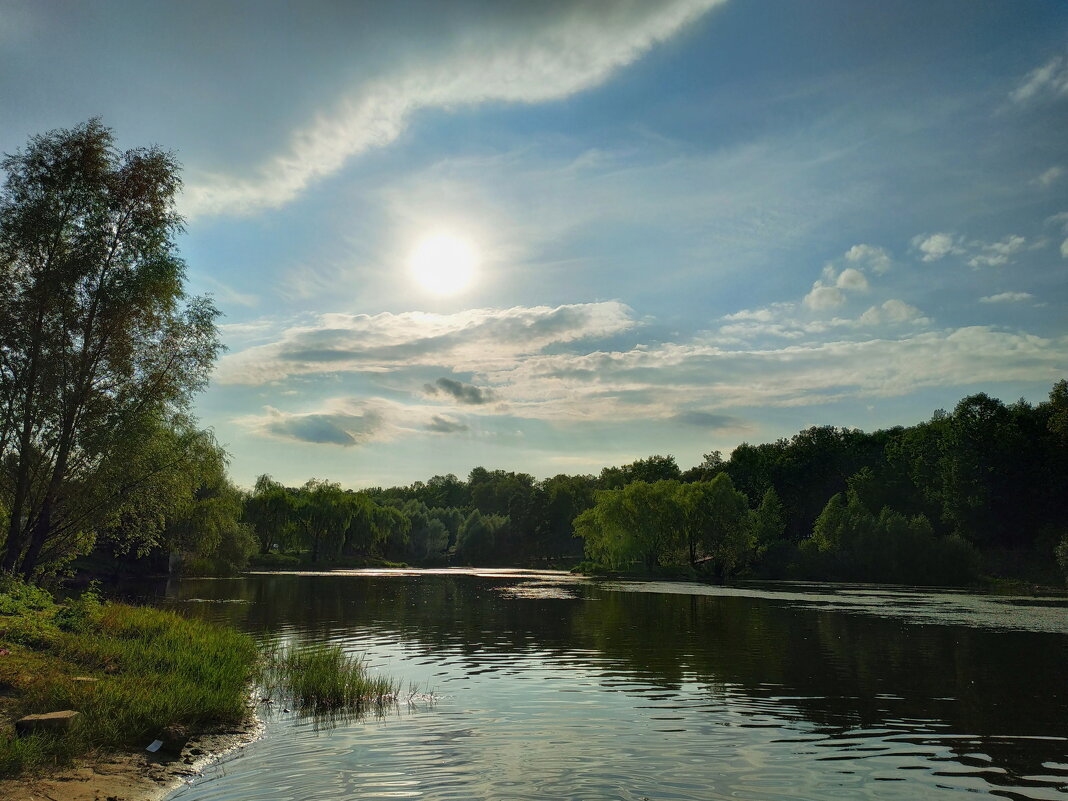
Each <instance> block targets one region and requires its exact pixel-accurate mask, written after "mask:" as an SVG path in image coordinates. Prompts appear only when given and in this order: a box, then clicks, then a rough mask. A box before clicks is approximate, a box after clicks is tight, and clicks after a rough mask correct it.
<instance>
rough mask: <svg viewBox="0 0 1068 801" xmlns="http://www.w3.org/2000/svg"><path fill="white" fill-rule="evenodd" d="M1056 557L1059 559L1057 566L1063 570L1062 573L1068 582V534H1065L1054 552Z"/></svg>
mask: <svg viewBox="0 0 1068 801" xmlns="http://www.w3.org/2000/svg"><path fill="white" fill-rule="evenodd" d="M1054 555H1055V556H1056V558H1057V565H1058V566H1059V567H1060V569H1061V573H1063V574H1064V580H1065V581H1066V582H1068V534H1065V535H1064V537H1063V538H1062V539H1061V541H1060V542H1059V543H1057V547H1056V549H1055V550H1054Z"/></svg>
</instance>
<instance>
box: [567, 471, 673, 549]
mask: <svg viewBox="0 0 1068 801" xmlns="http://www.w3.org/2000/svg"><path fill="white" fill-rule="evenodd" d="M679 486H680V485H679V483H678V482H677V481H657V482H656V483H655V484H649V483H647V482H645V481H635V482H633V483H631V484H628V485H627V486H625V487H623V488H622V489H616V490H600V491H598V492H597V494H596V495H595V499H596V500H595V503H594V506H593V507H592V508H591V509H587V510H586V511H585V512H583V513H582V514H580V515H579V516H578V517H577V518H575V524H574V525H575V536H578V537H582V538H583V540H584V541H585V549H586V555H587V556H588V557H589V558H590V559H592V560H594V561H596V562H599V563H600V564H603V565H607V566H609V567H625V566H627V565H628V564H630V563H631V562H633V561H640V562H641V563H642V564H643V565H644V566H645V567H646V568H650V569H652V568H657V567H660V566H662V565H670V564H675V563H677V562H678V561H679V558H680V554H681V552H682V550H683V548H684V543H683V542H682V531H683V518H682V509H681V508H680V505H679V503H678V499H677V497H676V496H677V492H678V488H679Z"/></svg>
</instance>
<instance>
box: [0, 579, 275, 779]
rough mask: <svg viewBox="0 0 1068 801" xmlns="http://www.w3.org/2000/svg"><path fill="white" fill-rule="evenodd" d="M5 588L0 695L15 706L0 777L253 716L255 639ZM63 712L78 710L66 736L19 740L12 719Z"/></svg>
mask: <svg viewBox="0 0 1068 801" xmlns="http://www.w3.org/2000/svg"><path fill="white" fill-rule="evenodd" d="M4 589H5V588H4V587H0V599H5V598H6V600H0V609H2V610H4V611H0V647H4V648H6V649H7V650H8V651H9V653H8V654H7V655H6V656H3V657H0V689H6V690H7V691H8V694H9V695H11V696H12V700H11V701H10V703H8V704H7V705H6V707H5V708H4V709H3V712H4V716H5V717H7V718H8V720H7V721H6V722H5V721H3V720H0V775H9V776H10V775H14V774H17V773H19V772H21V771H23V770H27V769H34V768H42V767H45V766H48V765H54V764H59V763H62V762H64V761H67V760H69V759H70V758H71V757H73V756H76V755H79V754H84V753H87V752H89V751H92V750H95V749H99V748H116V747H123V746H144V745H147V744H148V743H149V742H150V741H151V740H152V739H154V738H155V737H156V736H157V735H158V734H159V733H160V732H161V731H162V730H163V729H164V728H165V727H167V726H168V725H179V726H186V727H189V728H191V729H196V728H203V727H205V726H206V725H207V724H210V723H222V724H231V725H232V724H236V723H238V722H239V721H241V720H242V719H243V718H245V716H246V715H247V714H248V705H247V698H248V688H249V686H250V684H251V681H252V679H253V678H254V676H255V671H256V665H257V660H258V651H257V648H256V645H255V643H254V642H253V641H252V639H251V638H249V637H247V636H245V635H243V634H240V633H238V632H236V631H233V630H231V629H226V628H221V627H218V626H214V625H211V624H208V623H204V622H201V621H196V620H189V619H186V618H182V617H179V616H178V615H175V614H173V613H170V612H163V611H160V610H157V609H147V608H140V607H131V606H125V605H122V604H111V603H108V604H104V603H100V601H99V599H98V598H96V597H95V596H93V595H92V594H91V593H90V595H89V596H88V597H87V598H86V597H83V599H81V600H78V601H74V602H71V603H68V604H65V605H62V606H60V605H54V604H48V603H45V602H44V601H42V599H41V598H39V597H37V596H35V595H34V596H31V595H30V594H28V593H20V592H16V593H14V595H12V594H10V593H5V592H4ZM30 601H32V603H30ZM5 603H6V606H4V605H3V604H5ZM5 612H6V614H5ZM76 677H78V678H82V677H89V678H93V679H96V681H83V680H76ZM61 709H74V710H77V711H78V712H80V713H81V714H80V715H79V716H78V718H77V719H76V720H75V725H73V726H72V727H71V729H70V730H69V731H68V732H66V733H64V734H63V735H61V736H56V737H48V736H35V737H28V738H16V737H14V736H12V723H13V721H14V719H15V718H17V717H20V716H21V715H26V714H33V713H39V712H52V711H56V710H61Z"/></svg>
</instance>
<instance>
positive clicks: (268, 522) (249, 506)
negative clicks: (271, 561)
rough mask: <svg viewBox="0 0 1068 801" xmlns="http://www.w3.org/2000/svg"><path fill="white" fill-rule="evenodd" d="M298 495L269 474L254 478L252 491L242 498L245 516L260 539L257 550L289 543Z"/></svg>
mask: <svg viewBox="0 0 1068 801" xmlns="http://www.w3.org/2000/svg"><path fill="white" fill-rule="evenodd" d="M297 506H298V499H297V496H296V494H295V493H294V492H291V491H290V490H288V489H286V488H285V487H283V486H282V485H281V484H279V483H278V482H277V481H275V480H274V479H273V478H271V477H270V476H268V475H266V474H265V475H262V476H260V477H259V478H257V479H256V486H255V489H253V491H252V494H251V495H250V496H249V497H248V498H247V499H246V500H245V517H246V518H247V519H248V521H249V523H251V524H252V527H253V529H254V530H255V532H256V537H257V538H258V539H259V543H260V553H271V551H273V550H274V549H275V548H279V549H281V550H284V549H285V548H286V547H288V546H291V545H292V544H293V543H292V538H293V533H294V531H295V529H296V525H297Z"/></svg>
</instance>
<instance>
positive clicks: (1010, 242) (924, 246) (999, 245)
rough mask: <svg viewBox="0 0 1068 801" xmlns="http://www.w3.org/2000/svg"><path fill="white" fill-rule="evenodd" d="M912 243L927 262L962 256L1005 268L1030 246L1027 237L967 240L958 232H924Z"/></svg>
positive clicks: (976, 263)
mask: <svg viewBox="0 0 1068 801" xmlns="http://www.w3.org/2000/svg"><path fill="white" fill-rule="evenodd" d="M912 246H913V247H914V248H916V249H917V250H918V251H920V253H922V254H923V255H922V257H921V258H922V259H923V261H926V262H932V261H939V260H941V259H943V258H945V257H946V256H951V255H952V256H962V257H964V258H965V259H966V261H967V263H968V265H969V266H971V267H1001V266H1002V265H1005V264H1008V263H1009V262H1010V261H1011V260H1012V257H1013V256H1014V255H1015V254H1017V253H1019V252H1020V251H1021V250H1023V249H1024V248H1025V247H1027V239H1025V238H1024V237H1022V236H1018V235H1016V234H1009V235H1008V236H1006V237H1004V238H1002V239H1001V240H999V241H997V242H984V241H982V240H980V239H973V240H970V241H965V240H964V238H963V237H962V236H960V235H958V234H953V233H937V234H920V235H919V236H915V237H913V238H912Z"/></svg>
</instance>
